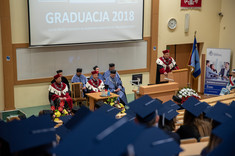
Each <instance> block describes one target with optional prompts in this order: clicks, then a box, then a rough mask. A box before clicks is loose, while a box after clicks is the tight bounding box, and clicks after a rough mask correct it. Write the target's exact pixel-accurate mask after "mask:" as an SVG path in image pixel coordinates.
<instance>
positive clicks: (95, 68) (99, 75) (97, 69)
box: [90, 66, 104, 81]
mask: <svg viewBox="0 0 235 156" xmlns="http://www.w3.org/2000/svg"><path fill="white" fill-rule="evenodd" d="M93 70H94V71H97V72H98V78H99V79H100V80H102V81H104V78H103V75H101V74H100V73H99V70H100V68H99V67H98V66H95V67H93ZM90 79H93V76H92V75H91V77H90Z"/></svg>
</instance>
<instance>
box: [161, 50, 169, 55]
mask: <svg viewBox="0 0 235 156" xmlns="http://www.w3.org/2000/svg"><path fill="white" fill-rule="evenodd" d="M162 52H163V54H165V53H169V52H170V51H169V50H168V49H167V50H163V51H162Z"/></svg>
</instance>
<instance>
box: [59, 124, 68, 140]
mask: <svg viewBox="0 0 235 156" xmlns="http://www.w3.org/2000/svg"><path fill="white" fill-rule="evenodd" d="M70 131H71V130H69V129H68V128H66V127H65V126H64V125H61V126H60V127H58V128H55V133H56V134H57V135H59V136H60V138H61V139H63V138H64V137H65V136H66V135H67V134H68V133H69V132H70Z"/></svg>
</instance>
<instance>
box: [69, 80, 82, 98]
mask: <svg viewBox="0 0 235 156" xmlns="http://www.w3.org/2000/svg"><path fill="white" fill-rule="evenodd" d="M71 87H72V92H71V95H72V98H82V97H83V96H82V95H83V91H82V87H83V84H82V82H77V83H72V85H71Z"/></svg>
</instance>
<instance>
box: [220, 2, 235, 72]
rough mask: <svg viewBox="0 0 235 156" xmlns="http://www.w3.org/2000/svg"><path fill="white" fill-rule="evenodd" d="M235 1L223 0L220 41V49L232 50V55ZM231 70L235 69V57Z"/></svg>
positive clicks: (234, 56)
mask: <svg viewBox="0 0 235 156" xmlns="http://www.w3.org/2000/svg"><path fill="white" fill-rule="evenodd" d="M234 6H235V1H234V0H223V1H222V5H221V12H222V14H223V15H224V16H223V17H222V19H221V25H220V40H219V47H220V48H230V49H231V50H232V54H233V53H234V52H235V44H234V37H235V20H234V15H235V9H234ZM231 58H232V59H231V62H232V64H231V68H232V69H234V68H235V63H234V62H235V55H234V54H233V56H232V57H231Z"/></svg>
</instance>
